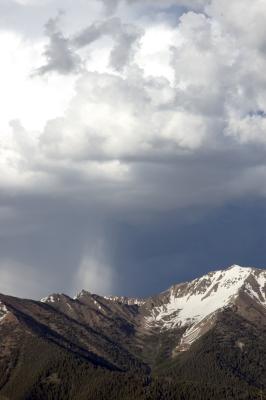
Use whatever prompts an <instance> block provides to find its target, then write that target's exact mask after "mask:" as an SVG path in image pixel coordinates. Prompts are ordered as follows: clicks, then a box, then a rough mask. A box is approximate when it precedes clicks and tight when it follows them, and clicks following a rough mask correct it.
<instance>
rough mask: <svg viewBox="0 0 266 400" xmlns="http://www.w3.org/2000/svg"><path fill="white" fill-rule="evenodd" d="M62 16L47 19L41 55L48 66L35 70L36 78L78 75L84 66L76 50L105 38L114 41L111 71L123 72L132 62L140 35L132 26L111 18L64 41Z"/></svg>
mask: <svg viewBox="0 0 266 400" xmlns="http://www.w3.org/2000/svg"><path fill="white" fill-rule="evenodd" d="M61 16H62V13H60V14H59V15H58V16H57V17H56V18H53V19H50V20H49V21H48V22H47V24H46V26H45V32H46V35H47V36H48V37H49V43H48V45H46V49H45V52H44V56H45V58H46V60H47V62H46V64H45V65H43V66H42V67H40V68H38V69H37V71H36V73H37V74H40V75H43V74H46V73H49V72H57V73H59V74H71V73H78V72H79V71H80V68H81V67H82V64H83V62H82V57H81V56H80V55H79V50H81V49H82V48H84V47H86V46H89V45H91V44H93V43H94V42H95V41H97V40H99V39H101V38H102V37H104V36H108V37H110V38H112V39H113V41H114V45H113V47H112V49H111V51H110V56H109V58H110V60H109V65H110V67H112V68H113V69H114V70H117V71H122V70H123V68H124V67H126V66H127V65H128V64H129V63H130V62H131V61H132V60H133V57H134V54H135V52H136V50H137V48H138V43H139V40H140V38H141V36H142V34H143V32H142V30H141V29H140V28H137V27H136V26H135V25H133V24H122V23H121V21H120V19H119V18H111V19H106V20H103V21H98V22H95V23H93V24H91V25H90V26H88V27H86V28H84V29H82V30H81V31H80V32H79V33H77V34H75V35H73V36H72V37H65V36H64V35H63V33H62V32H61V31H60V30H59V29H58V25H59V22H60V18H61ZM83 61H84V62H85V60H83Z"/></svg>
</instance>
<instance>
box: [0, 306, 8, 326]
mask: <svg viewBox="0 0 266 400" xmlns="http://www.w3.org/2000/svg"><path fill="white" fill-rule="evenodd" d="M7 314H8V309H7V308H6V306H5V304H3V303H1V302H0V322H2V321H3V320H4V319H5V317H6V316H7Z"/></svg>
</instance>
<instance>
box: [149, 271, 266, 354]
mask: <svg viewBox="0 0 266 400" xmlns="http://www.w3.org/2000/svg"><path fill="white" fill-rule="evenodd" d="M241 292H244V293H245V294H246V295H248V296H249V297H251V298H252V299H253V300H255V301H256V302H257V303H259V304H260V305H261V306H263V307H266V271H264V270H258V269H254V268H245V267H241V266H238V265H233V266H231V267H230V268H228V269H226V270H220V271H216V272H210V273H209V274H207V275H204V276H203V277H201V278H198V279H195V280H193V281H192V282H189V283H184V284H179V285H175V286H173V287H172V288H170V289H169V291H167V292H166V293H164V294H162V302H161V304H159V305H156V306H155V307H153V308H152V309H151V312H150V314H149V315H148V317H146V324H147V327H150V328H152V327H158V328H160V329H161V330H168V329H175V328H185V329H186V330H185V333H184V335H183V338H182V340H181V346H182V347H183V348H184V349H186V347H187V346H188V345H190V344H191V343H193V341H195V340H196V339H197V338H198V337H199V336H201V335H202V334H203V333H205V332H206V330H208V329H210V327H211V326H212V324H213V323H214V321H215V317H216V315H217V313H218V312H219V311H222V310H224V309H225V308H227V307H232V305H234V304H235V302H236V300H237V299H238V297H239V295H240V293H241Z"/></svg>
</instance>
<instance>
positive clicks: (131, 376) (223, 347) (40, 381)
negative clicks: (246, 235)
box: [0, 265, 266, 400]
mask: <svg viewBox="0 0 266 400" xmlns="http://www.w3.org/2000/svg"><path fill="white" fill-rule="evenodd" d="M0 339H1V341H0V346H1V348H0V357H1V358H0V372H1V374H0V399H12V400H13V399H14V400H16V399H71V400H72V399H73V400H74V399H75V400H76V399H77V400H81V399H94V400H95V399H105V398H111V399H112V398H114V399H132V400H133V399H136V398H137V399H185V400H186V399H195V398H197V399H204V400H207V399H225V398H226V399H236V398H237V399H261V396H262V395H266V368H265V365H266V270H260V269H256V268H244V267H240V266H237V265H233V266H232V267H230V268H228V269H226V270H219V271H216V272H210V273H209V274H207V275H205V276H203V277H201V278H198V279H195V280H193V281H191V282H186V283H179V284H175V285H173V286H172V287H171V288H169V289H168V290H166V291H165V292H163V293H161V294H159V295H156V296H153V297H149V298H146V299H134V298H127V297H102V296H98V295H96V294H91V293H89V292H87V291H86V290H82V291H81V292H80V293H79V294H78V295H77V296H76V297H75V298H71V297H69V296H67V295H65V294H52V295H49V296H48V297H46V298H44V299H42V300H41V301H33V300H24V299H19V298H15V297H10V296H6V295H0ZM110 382H112V385H111V386H110ZM1 396H2V397H1Z"/></svg>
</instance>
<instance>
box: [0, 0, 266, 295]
mask: <svg viewBox="0 0 266 400" xmlns="http://www.w3.org/2000/svg"><path fill="white" fill-rule="evenodd" d="M265 21H266V3H265V0H253V1H252V2H251V1H250V0H231V1H228V0H75V1H71V0H1V2H0V51H1V63H0V88H1V90H0V106H1V114H0V292H2V293H8V294H12V295H15V296H22V297H31V298H36V299H38V298H41V297H44V296H46V295H47V294H49V293H54V292H64V293H68V294H69V295H71V296H73V295H75V294H76V293H77V292H79V291H80V290H81V289H86V290H88V291H91V292H94V293H98V294H102V295H114V294H116V295H128V296H149V295H151V294H154V293H158V292H161V291H163V290H165V289H166V288H168V287H169V286H170V285H172V284H173V283H176V282H180V281H187V280H190V279H193V278H195V277H198V276H200V275H203V274H204V273H206V272H208V271H211V270H217V269H221V268H225V267H228V266H229V265H232V264H235V263H236V264H240V265H244V266H245V265H249V266H257V267H265V266H266V255H265V254H266V251H265V250H266V203H265V196H266V186H265V181H266V90H265V89H266V74H265V71H266V57H265V55H266V24H265Z"/></svg>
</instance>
